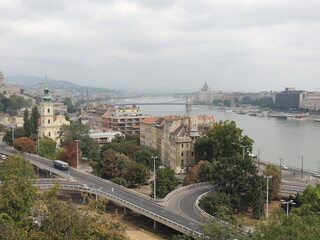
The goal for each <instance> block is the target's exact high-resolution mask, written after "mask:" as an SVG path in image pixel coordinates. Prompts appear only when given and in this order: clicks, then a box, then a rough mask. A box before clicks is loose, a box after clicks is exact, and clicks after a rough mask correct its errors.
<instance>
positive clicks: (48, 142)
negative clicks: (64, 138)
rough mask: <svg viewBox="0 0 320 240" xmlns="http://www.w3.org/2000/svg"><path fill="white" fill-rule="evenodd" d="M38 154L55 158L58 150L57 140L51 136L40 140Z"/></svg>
mask: <svg viewBox="0 0 320 240" xmlns="http://www.w3.org/2000/svg"><path fill="white" fill-rule="evenodd" d="M38 148H39V152H38V154H39V155H40V156H42V157H45V158H50V159H54V157H55V151H56V142H55V141H54V140H52V139H50V138H43V139H40V140H39V147H38Z"/></svg>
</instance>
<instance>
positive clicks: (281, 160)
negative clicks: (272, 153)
mask: <svg viewBox="0 0 320 240" xmlns="http://www.w3.org/2000/svg"><path fill="white" fill-rule="evenodd" d="M279 160H280V165H279V168H281V165H282V160H283V159H282V158H279Z"/></svg>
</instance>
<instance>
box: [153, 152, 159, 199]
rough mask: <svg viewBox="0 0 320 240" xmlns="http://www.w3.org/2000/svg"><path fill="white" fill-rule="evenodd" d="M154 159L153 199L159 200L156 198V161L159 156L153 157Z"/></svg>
mask: <svg viewBox="0 0 320 240" xmlns="http://www.w3.org/2000/svg"><path fill="white" fill-rule="evenodd" d="M151 158H152V159H153V174H154V175H153V198H154V199H157V197H156V159H157V158H158V156H152V157H151Z"/></svg>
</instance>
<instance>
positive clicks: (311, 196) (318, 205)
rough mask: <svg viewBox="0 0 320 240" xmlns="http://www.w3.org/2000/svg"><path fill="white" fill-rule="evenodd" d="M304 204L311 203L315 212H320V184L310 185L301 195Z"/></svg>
mask: <svg viewBox="0 0 320 240" xmlns="http://www.w3.org/2000/svg"><path fill="white" fill-rule="evenodd" d="M300 200H301V202H302V203H303V204H309V205H310V207H311V209H312V210H313V211H314V212H320V184H317V185H316V186H315V187H313V186H311V185H308V186H307V187H306V188H305V189H304V191H303V192H302V194H301V196H300Z"/></svg>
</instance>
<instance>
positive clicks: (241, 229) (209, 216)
mask: <svg viewBox="0 0 320 240" xmlns="http://www.w3.org/2000/svg"><path fill="white" fill-rule="evenodd" d="M210 192H213V190H212V191H210ZM210 192H206V193H203V194H201V195H200V196H199V197H198V198H197V200H196V202H195V209H196V211H197V212H198V213H199V214H200V215H201V216H204V217H206V218H208V219H211V220H213V221H216V222H218V223H219V224H221V225H223V226H226V227H234V228H236V229H237V230H238V231H240V232H241V233H247V232H246V231H245V229H243V228H240V227H237V226H235V225H233V224H230V223H228V222H226V221H223V220H221V219H219V218H216V217H214V216H212V215H210V214H209V213H207V212H206V211H204V210H203V209H202V208H201V207H199V201H200V200H201V199H202V197H203V196H204V195H206V194H208V193H210Z"/></svg>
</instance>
